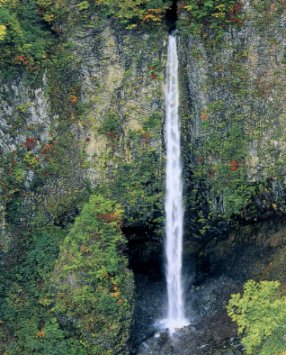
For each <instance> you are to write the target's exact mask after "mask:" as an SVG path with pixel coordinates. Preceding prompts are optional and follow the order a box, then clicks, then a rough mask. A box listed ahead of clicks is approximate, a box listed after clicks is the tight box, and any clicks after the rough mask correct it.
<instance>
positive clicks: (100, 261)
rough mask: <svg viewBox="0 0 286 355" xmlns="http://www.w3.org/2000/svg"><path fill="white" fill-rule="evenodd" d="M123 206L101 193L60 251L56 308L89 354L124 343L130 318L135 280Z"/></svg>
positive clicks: (110, 350)
mask: <svg viewBox="0 0 286 355" xmlns="http://www.w3.org/2000/svg"><path fill="white" fill-rule="evenodd" d="M121 218H122V210H121V208H120V207H119V206H118V205H117V204H115V203H114V202H112V201H109V200H107V199H106V198H104V197H102V196H92V197H91V198H90V200H89V202H88V203H87V204H86V205H85V206H84V207H83V209H82V211H81V214H80V216H79V217H78V218H77V219H76V221H75V223H74V225H73V227H72V228H71V231H70V233H69V234H68V236H67V237H66V239H65V241H64V244H63V246H62V249H61V256H60V258H59V260H58V262H57V266H56V270H55V276H54V279H55V281H54V283H55V301H56V304H55V306H54V312H56V314H57V315H58V317H59V318H61V319H63V318H66V322H68V323H70V324H73V327H75V328H76V329H77V336H76V338H77V339H78V340H79V342H80V343H81V344H83V346H84V349H86V351H87V352H88V353H93V354H109V353H113V352H117V351H118V352H120V351H122V349H124V348H125V347H126V342H127V340H128V337H129V329H130V325H131V319H132V297H133V278H132V274H131V272H130V271H128V269H127V259H126V257H125V256H124V255H123V250H124V248H125V244H126V241H125V239H124V238H123V236H122V234H121V232H120V225H121Z"/></svg>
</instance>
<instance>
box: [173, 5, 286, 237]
mask: <svg viewBox="0 0 286 355" xmlns="http://www.w3.org/2000/svg"><path fill="white" fill-rule="evenodd" d="M241 11H242V12H241V15H240V18H241V19H240V20H239V21H240V23H239V24H238V25H235V26H230V27H228V28H227V29H226V31H225V33H223V34H221V33H216V32H215V31H214V30H210V29H207V28H205V29H204V31H203V32H202V33H201V35H191V34H190V31H189V30H188V27H187V24H186V22H187V21H189V20H188V18H187V16H186V14H185V13H184V12H182V14H181V20H180V22H179V34H180V35H179V47H180V58H181V78H182V79H181V92H182V95H181V97H182V100H181V116H182V129H183V135H184V138H183V147H184V152H185V153H184V156H185V157H184V161H185V177H186V181H187V185H186V206H187V212H186V225H187V228H186V230H187V233H188V234H189V235H192V236H206V237H211V236H212V235H213V234H214V233H216V234H218V233H219V234H221V233H223V232H224V231H226V230H228V229H229V227H230V225H231V224H233V222H234V223H236V222H239V223H248V222H249V221H256V220H259V219H265V218H268V217H271V216H275V215H283V214H284V213H285V142H284V140H285V132H284V131H285V129H284V127H285V123H286V122H285V90H284V82H285V44H286V43H285V4H284V3H282V2H281V3H277V4H276V3H275V4H274V3H270V2H269V3H268V2H267V3H260V2H259V3H258V2H255V1H252V2H245V3H244V5H243V8H242V9H241ZM265 24H267V26H266V25H265ZM180 26H181V27H180Z"/></svg>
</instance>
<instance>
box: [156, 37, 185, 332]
mask: <svg viewBox="0 0 286 355" xmlns="http://www.w3.org/2000/svg"><path fill="white" fill-rule="evenodd" d="M166 84H167V85H166V122H165V141H166V149H167V162H166V198H165V212H166V244H165V253H166V280H167V293H168V314H167V318H166V319H164V320H162V321H161V322H160V323H161V325H162V327H164V328H168V329H169V332H170V334H172V333H174V331H175V330H176V329H178V328H182V327H184V326H186V325H188V320H187V319H186V317H185V310H184V290H183V283H182V246H183V217H184V210H183V201H182V200H183V183H182V166H181V147H180V141H181V139H180V126H179V85H178V55H177V43H176V37H175V36H174V35H170V36H169V45H168V59H167V83H166Z"/></svg>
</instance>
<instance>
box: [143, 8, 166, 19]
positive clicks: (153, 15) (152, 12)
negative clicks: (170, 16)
mask: <svg viewBox="0 0 286 355" xmlns="http://www.w3.org/2000/svg"><path fill="white" fill-rule="evenodd" d="M161 19H162V9H149V10H148V11H147V13H146V14H145V15H144V16H143V18H142V20H143V21H144V22H160V21H161Z"/></svg>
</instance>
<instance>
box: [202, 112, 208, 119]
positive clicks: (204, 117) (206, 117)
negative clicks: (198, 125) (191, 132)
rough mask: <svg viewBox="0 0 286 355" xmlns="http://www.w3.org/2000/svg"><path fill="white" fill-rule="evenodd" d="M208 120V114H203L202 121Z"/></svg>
mask: <svg viewBox="0 0 286 355" xmlns="http://www.w3.org/2000/svg"><path fill="white" fill-rule="evenodd" d="M207 119H208V113H207V112H203V113H202V114H201V120H202V121H206V120H207Z"/></svg>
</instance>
